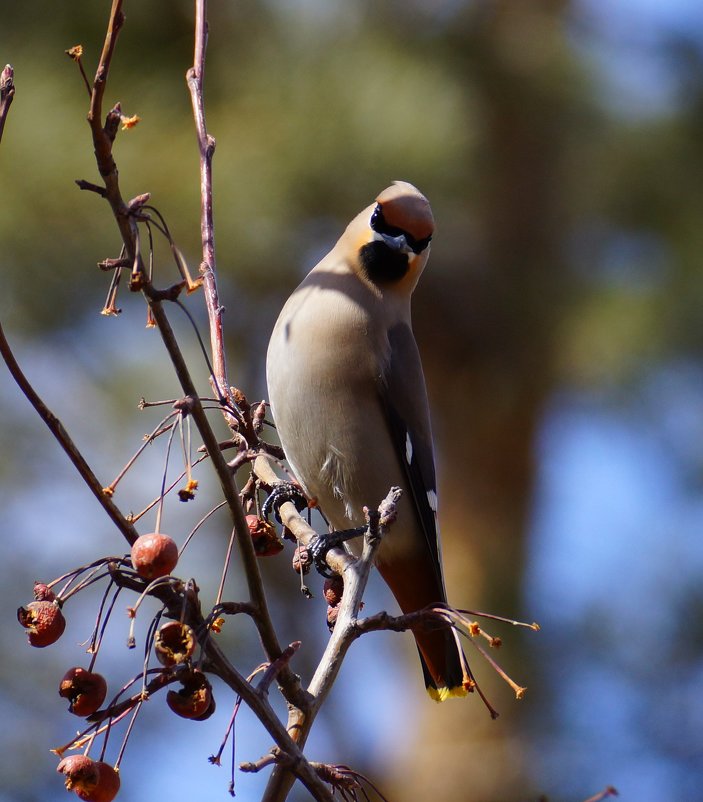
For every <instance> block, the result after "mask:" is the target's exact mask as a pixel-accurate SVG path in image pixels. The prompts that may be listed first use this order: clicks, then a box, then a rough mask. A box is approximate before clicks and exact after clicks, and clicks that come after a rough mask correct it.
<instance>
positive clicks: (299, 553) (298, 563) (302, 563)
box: [293, 546, 312, 574]
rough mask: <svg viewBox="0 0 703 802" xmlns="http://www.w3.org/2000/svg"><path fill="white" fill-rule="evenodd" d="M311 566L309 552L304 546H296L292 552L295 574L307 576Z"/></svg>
mask: <svg viewBox="0 0 703 802" xmlns="http://www.w3.org/2000/svg"><path fill="white" fill-rule="evenodd" d="M311 566H312V560H311V559H310V552H309V551H308V550H307V549H306V548H305V546H298V547H297V548H296V550H295V551H294V552H293V570H294V571H295V572H296V573H297V574H301V573H302V574H307V573H308V572H309V571H310V568H311Z"/></svg>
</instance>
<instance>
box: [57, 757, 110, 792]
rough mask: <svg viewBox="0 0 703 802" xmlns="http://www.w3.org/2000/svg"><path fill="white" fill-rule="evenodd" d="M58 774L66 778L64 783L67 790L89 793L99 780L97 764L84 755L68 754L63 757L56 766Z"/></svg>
mask: <svg viewBox="0 0 703 802" xmlns="http://www.w3.org/2000/svg"><path fill="white" fill-rule="evenodd" d="M56 771H58V772H59V774H63V775H64V777H65V778H66V779H65V780H64V784H65V785H66V790H67V791H75V792H76V793H78V791H79V790H80V791H81V792H82V793H90V792H91V791H93V790H94V789H95V788H96V787H97V785H98V781H99V780H100V770H99V769H98V764H97V763H96V762H95V761H94V760H91V759H90V758H89V757H86V756H85V755H70V756H69V757H65V758H64V759H63V760H62V761H61V762H60V763H59V765H58V766H57V767H56Z"/></svg>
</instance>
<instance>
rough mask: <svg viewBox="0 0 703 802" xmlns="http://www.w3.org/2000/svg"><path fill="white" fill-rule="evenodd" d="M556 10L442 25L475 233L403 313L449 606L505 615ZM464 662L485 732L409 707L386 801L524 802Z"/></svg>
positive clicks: (550, 268) (517, 765)
mask: <svg viewBox="0 0 703 802" xmlns="http://www.w3.org/2000/svg"><path fill="white" fill-rule="evenodd" d="M564 11H565V6H564V4H563V3H557V2H550V1H549V0H541V2H532V3H512V2H509V0H506V1H505V2H496V3H493V4H490V8H489V7H486V8H483V9H480V10H479V11H478V12H477V11H476V10H475V8H473V9H471V10H469V11H467V13H466V14H465V17H464V19H463V20H462V23H463V24H461V25H457V28H456V32H455V41H454V48H453V51H452V55H451V57H452V58H453V59H454V60H455V62H456V63H455V65H454V68H455V69H456V70H457V71H460V72H461V74H463V75H464V76H465V80H466V81H467V83H470V84H472V88H473V90H474V92H475V97H474V98H472V100H473V101H474V102H475V104H476V107H475V109H474V113H475V114H476V118H477V119H476V120H475V121H474V122H476V123H478V124H479V125H481V126H482V129H483V130H481V131H480V146H479V150H478V155H479V156H480V159H479V162H480V163H479V165H478V170H479V181H478V186H477V187H475V188H474V187H471V186H470V185H468V184H467V194H470V195H471V196H472V199H473V201H472V202H473V203H474V204H475V208H476V209H478V210H479V211H478V212H477V213H476V214H475V215H474V218H475V224H472V225H471V226H470V227H469V226H468V225H466V226H465V228H464V231H466V230H469V231H472V232H476V234H477V235H478V238H479V241H478V243H473V242H472V243H471V248H472V250H473V248H474V246H476V247H477V255H476V256H475V257H473V256H467V253H466V251H464V252H463V253H462V252H461V251H457V252H456V253H455V254H454V255H453V256H450V257H448V258H447V259H446V262H445V263H444V264H441V263H440V264H439V265H438V264H437V262H436V261H434V263H433V260H431V262H430V270H431V271H432V272H433V274H434V275H435V277H436V276H437V274H438V273H440V272H441V276H442V278H441V280H439V281H437V280H435V281H431V280H429V278H428V279H426V280H425V281H424V282H423V285H422V289H421V292H418V293H417V295H416V301H415V312H414V314H415V321H416V328H417V330H418V335H419V336H418V339H419V341H420V343H421V344H422V346H423V351H424V365H425V371H426V374H427V381H428V385H429V388H430V394H431V396H432V407H433V412H434V425H435V437H436V441H437V445H438V457H439V460H440V463H439V466H438V467H439V477H440V493H441V496H440V519H441V524H442V537H443V544H444V560H445V567H446V570H447V586H448V591H449V597H450V601H451V602H453V603H454V604H455V605H456V606H465V607H467V606H468V607H471V608H473V609H479V610H486V611H488V612H494V613H497V614H502V615H507V616H515V617H519V616H520V614H521V603H520V596H521V594H520V585H521V578H522V573H523V563H524V554H525V534H526V530H527V527H528V524H529V518H530V500H531V497H532V491H533V487H534V482H535V462H534V454H533V446H534V441H535V433H536V430H537V427H538V425H539V422H540V417H541V415H542V412H543V409H544V405H545V401H546V400H547V398H548V396H549V394H550V391H551V389H552V387H553V383H554V359H553V352H554V344H555V342H556V337H557V332H558V323H559V320H560V317H561V315H562V313H563V308H564V301H565V289H566V281H565V278H566V272H565V268H564V265H563V264H562V262H561V253H562V250H563V238H564V230H565V221H564V219H563V218H564V215H563V210H564V207H565V206H566V203H565V200H564V197H563V194H564V190H563V182H561V181H560V161H561V158H562V156H563V152H562V151H563V142H564V129H565V112H566V110H567V105H568V100H567V98H565V97H563V96H562V94H560V92H561V93H563V85H564V73H563V69H564V68H565V66H566V65H565V64H564V63H562V62H563V61H564V52H565V50H566V48H564V47H563V46H562V38H563V36H564V32H563V30H562V28H561V23H562V17H563V14H564ZM559 87H562V88H561V89H560V88H559ZM459 169H461V167H460V168H459ZM464 169H465V170H466V171H467V172H471V173H472V174H474V173H475V171H474V170H470V169H469V167H468V166H464ZM472 180H474V181H475V178H474V179H472ZM467 181H468V179H467ZM440 236H441V232H440ZM470 236H471V237H473V236H475V234H471V235H465V237H464V239H465V240H467V241H468V240H469V237H470ZM438 250H439V248H438ZM474 258H475V261H476V263H471V262H473V261H474ZM526 615H527V617H528V618H529V611H527V612H526ZM530 620H531V619H530ZM486 627H487V629H488V631H489V632H492V634H500V635H503V636H504V641H505V646H504V648H503V650H502V651H501V652H500V653H498V654H497V655H496V657H497V659H498V660H499V662H500V663H501V664H502V665H503V666H504V667H505V668H506V669H507V670H508V673H510V674H511V676H513V677H514V678H515V679H516V680H517V681H518V682H519V683H520V684H525V685H530V681H531V679H532V677H531V676H530V670H529V666H528V665H527V664H526V658H525V655H524V653H523V651H522V649H521V641H524V638H521V637H520V633H519V632H517V631H516V630H512V629H511V630H509V631H507V632H506V631H505V630H504V629H501V627H500V626H498V627H496V626H491V623H490V622H486ZM527 646H528V648H529V644H527ZM466 651H467V655H468V657H469V659H470V661H471V664H472V666H473V667H474V669H475V673H476V675H477V679H478V681H479V683H480V684H481V687H482V688H483V689H484V690H485V691H486V692H487V694H488V696H489V698H490V699H491V700H492V702H493V703H494V705H496V706H497V707H498V708H499V711H500V718H499V719H498V720H497V721H492V720H491V719H490V717H489V715H488V713H487V711H486V710H485V708H484V707H483V705H482V704H481V701H480V699H479V698H478V695H475V696H474V697H471V698H469V699H468V700H465V701H449V702H447V703H445V704H443V705H441V706H435V705H433V704H430V703H427V704H425V705H423V706H422V707H421V720H420V721H418V723H417V727H416V730H415V731H416V732H417V744H416V746H415V747H414V748H411V749H410V750H409V752H408V755H407V761H405V763H404V765H403V766H402V770H401V772H400V773H399V775H398V776H397V777H396V786H395V787H392V786H390V785H389V786H388V790H389V796H390V798H391V799H402V800H405V802H411V801H412V800H420V799H428V798H434V799H441V800H442V802H452V800H457V802H458V800H461V802H479V801H480V802H484V800H485V801H488V800H498V799H501V800H506V799H524V798H525V797H526V795H527V794H529V793H530V792H531V791H532V790H533V789H531V788H530V779H529V766H528V765H526V755H525V754H524V750H523V749H521V748H520V740H519V737H518V733H517V732H516V728H517V722H518V720H519V718H520V717H521V716H522V715H524V713H525V712H526V707H525V703H524V702H522V703H519V702H516V701H515V700H514V699H513V696H512V692H511V691H510V689H509V688H507V686H505V685H503V684H502V682H501V681H500V680H498V679H497V678H495V679H494V677H492V676H491V674H492V672H491V669H490V668H489V667H488V666H487V664H486V663H485V662H484V661H483V660H482V658H480V656H478V654H477V653H476V652H475V650H473V649H472V648H471V646H470V645H467V650H466Z"/></svg>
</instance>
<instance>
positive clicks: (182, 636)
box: [154, 621, 196, 667]
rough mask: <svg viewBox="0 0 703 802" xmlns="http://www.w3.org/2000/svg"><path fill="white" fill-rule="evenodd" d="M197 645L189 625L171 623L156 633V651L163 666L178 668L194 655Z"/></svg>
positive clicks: (176, 622) (177, 622)
mask: <svg viewBox="0 0 703 802" xmlns="http://www.w3.org/2000/svg"><path fill="white" fill-rule="evenodd" d="M195 643H196V641H195V632H193V630H192V628H191V627H189V626H188V624H181V623H180V621H169V622H168V624H164V625H163V626H162V627H161V628H160V629H159V630H158V632H157V633H156V638H155V639H154V651H155V652H156V657H157V659H158V661H159V662H160V663H161V665H162V666H167V667H170V666H176V665H178V664H179V663H185V661H186V660H187V659H188V658H189V657H190V656H191V655H192V654H193V652H194V651H195Z"/></svg>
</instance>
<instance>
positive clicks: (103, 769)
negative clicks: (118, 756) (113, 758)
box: [73, 760, 120, 802]
mask: <svg viewBox="0 0 703 802" xmlns="http://www.w3.org/2000/svg"><path fill="white" fill-rule="evenodd" d="M95 765H96V766H97V769H98V782H97V785H95V786H94V788H93V789H92V790H88V789H85V790H83V789H79V788H74V789H73V791H74V793H75V794H76V795H77V796H79V797H80V798H81V799H84V800H85V802H112V800H113V799H114V798H115V797H116V796H117V792H118V791H119V790H120V774H119V772H118V771H117V770H116V769H113V768H112V766H111V765H110V764H109V763H103V761H102V760H99V761H97V762H96V764H95Z"/></svg>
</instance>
